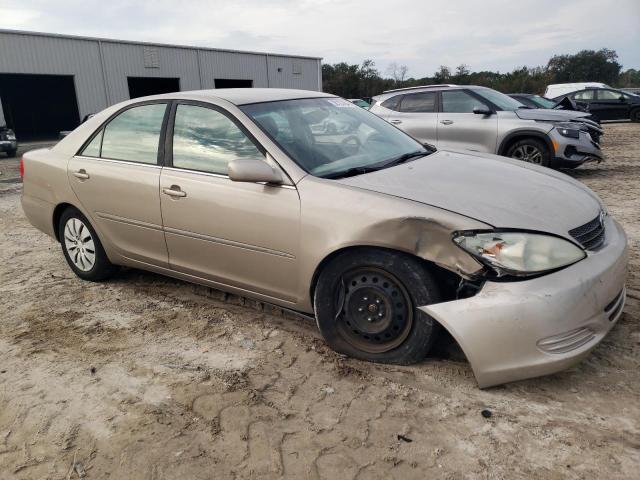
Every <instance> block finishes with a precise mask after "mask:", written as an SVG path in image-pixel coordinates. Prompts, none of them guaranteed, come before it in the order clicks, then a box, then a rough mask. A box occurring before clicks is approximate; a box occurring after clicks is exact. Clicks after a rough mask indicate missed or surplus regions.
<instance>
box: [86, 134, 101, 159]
mask: <svg viewBox="0 0 640 480" xmlns="http://www.w3.org/2000/svg"><path fill="white" fill-rule="evenodd" d="M102 132H103V130H100V131H99V132H98V134H97V135H96V136H95V137H93V140H91V142H89V145H87V146H86V147H84V150H83V151H82V153H81V155H84V156H85V157H99V156H100V146H101V145H102Z"/></svg>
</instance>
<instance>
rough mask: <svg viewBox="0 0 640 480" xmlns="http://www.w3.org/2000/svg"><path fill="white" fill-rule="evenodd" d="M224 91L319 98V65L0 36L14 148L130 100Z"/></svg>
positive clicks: (1, 89) (1, 86)
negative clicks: (306, 93)
mask: <svg viewBox="0 0 640 480" xmlns="http://www.w3.org/2000/svg"><path fill="white" fill-rule="evenodd" d="M230 87H277V88H298V89H305V90H321V89H322V78H321V59H320V58H318V57H300V56H292V55H280V54H273V53H259V52H242V51H235V50H221V49H214V48H200V47H189V46H180V45H165V44H155V43H143V42H129V41H121V40H111V39H102V38H89V37H78V36H69V35H55V34H49V33H37V32H24V31H16V30H2V29H0V100H1V106H0V125H2V124H5V123H6V124H7V125H8V126H9V127H10V128H13V129H14V130H15V131H16V134H17V136H18V140H27V139H32V138H53V137H55V136H57V134H58V132H59V131H60V130H69V129H72V128H75V127H76V126H77V125H78V123H79V122H80V120H81V119H82V118H84V117H85V115H88V114H90V113H95V112H98V111H100V110H102V109H104V108H105V107H107V106H109V105H113V104H114V103H118V102H121V101H123V100H127V99H129V98H136V97H141V96H145V95H153V94H156V93H167V92H174V91H186V90H198V89H209V88H230Z"/></svg>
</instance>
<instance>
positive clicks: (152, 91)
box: [127, 77, 180, 98]
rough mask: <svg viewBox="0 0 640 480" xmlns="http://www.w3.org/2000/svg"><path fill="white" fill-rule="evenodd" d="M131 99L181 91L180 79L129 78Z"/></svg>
mask: <svg viewBox="0 0 640 480" xmlns="http://www.w3.org/2000/svg"><path fill="white" fill-rule="evenodd" d="M127 83H128V84H129V98H138V97H146V96H147V95H159V94H161V93H172V92H179V91H180V79H179V78H157V77H127Z"/></svg>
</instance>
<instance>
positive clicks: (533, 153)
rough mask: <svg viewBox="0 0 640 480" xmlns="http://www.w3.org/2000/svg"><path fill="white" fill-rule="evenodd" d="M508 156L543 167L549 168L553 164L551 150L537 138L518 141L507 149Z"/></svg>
mask: <svg viewBox="0 0 640 480" xmlns="http://www.w3.org/2000/svg"><path fill="white" fill-rule="evenodd" d="M506 156H507V157H511V158H514V159H516V160H522V161H523V162H528V163H535V164H536V165H542V166H543V167H548V166H549V165H550V164H551V153H550V152H549V148H548V147H547V146H546V145H545V143H544V142H543V141H542V140H538V139H536V138H525V139H523V140H518V141H517V142H515V143H513V144H512V145H511V146H510V147H509V148H508V149H507V154H506Z"/></svg>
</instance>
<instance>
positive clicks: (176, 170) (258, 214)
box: [160, 102, 300, 301]
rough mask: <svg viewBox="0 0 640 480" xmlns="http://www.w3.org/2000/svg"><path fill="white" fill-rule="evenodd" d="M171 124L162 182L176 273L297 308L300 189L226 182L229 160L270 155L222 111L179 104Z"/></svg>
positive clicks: (166, 229)
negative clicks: (290, 302)
mask: <svg viewBox="0 0 640 480" xmlns="http://www.w3.org/2000/svg"><path fill="white" fill-rule="evenodd" d="M171 117H172V120H170V123H169V128H168V131H167V159H166V160H167V162H166V163H167V166H165V167H164V168H163V170H162V176H161V180H160V191H161V195H160V197H161V205H162V218H163V221H164V228H165V236H166V241H167V247H168V249H169V262H170V265H171V268H172V269H174V270H176V271H179V272H182V273H186V274H189V275H194V276H196V277H201V278H206V279H208V280H211V281H214V282H218V283H221V284H224V285H230V286H233V287H236V288H240V289H244V290H248V291H252V292H257V293H260V294H263V295H267V296H270V297H274V298H278V299H282V300H286V301H294V300H295V298H294V293H293V292H295V291H297V290H298V272H297V265H298V261H297V257H298V239H299V220H300V199H299V197H298V191H297V190H296V188H295V187H294V186H293V185H265V184H260V183H249V182H234V181H232V180H230V179H229V177H228V174H227V173H228V170H227V165H228V163H229V162H230V161H232V160H236V159H243V158H248V159H261V160H265V159H266V156H265V151H264V149H263V147H262V146H260V145H259V144H258V142H257V141H256V140H255V139H254V138H253V137H252V136H251V135H250V134H249V133H248V131H247V130H246V129H245V128H244V127H243V126H242V123H241V122H240V121H239V120H237V119H236V118H235V117H234V116H233V115H232V114H231V113H229V112H228V111H226V110H224V109H223V108H220V107H216V106H213V105H210V104H200V103H197V102H180V103H178V104H177V105H176V106H174V111H173V113H172V115H171Z"/></svg>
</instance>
